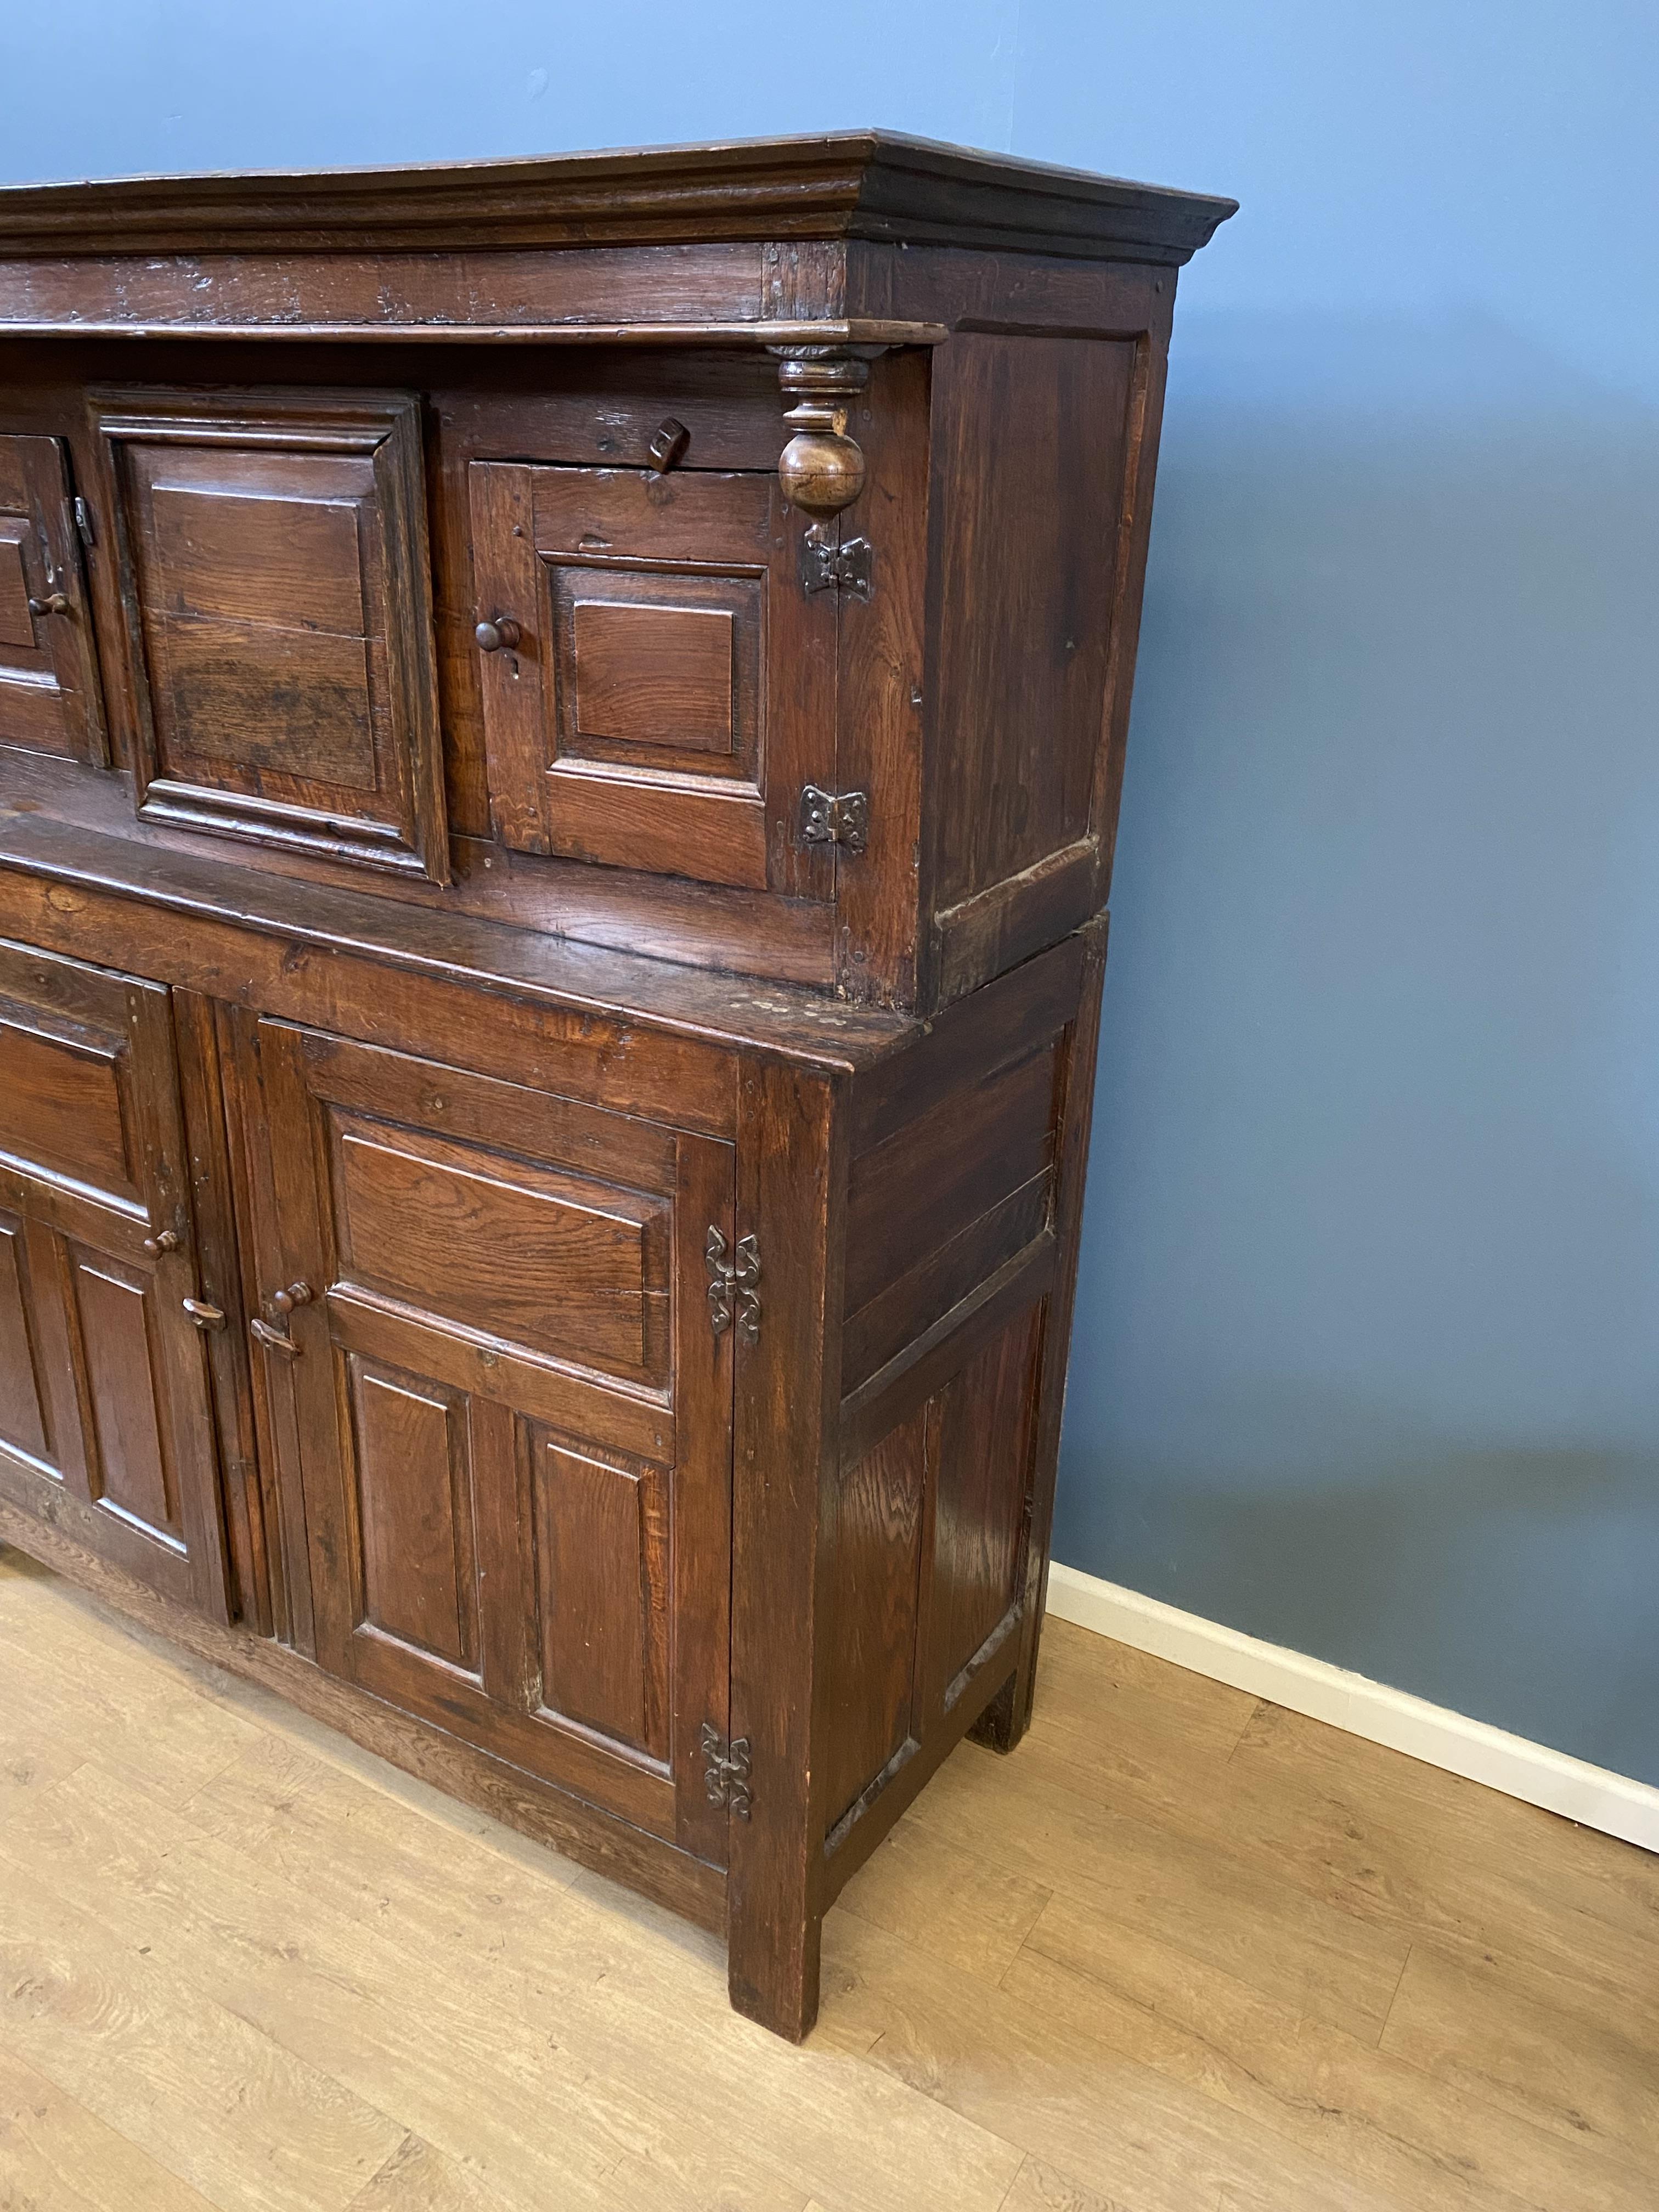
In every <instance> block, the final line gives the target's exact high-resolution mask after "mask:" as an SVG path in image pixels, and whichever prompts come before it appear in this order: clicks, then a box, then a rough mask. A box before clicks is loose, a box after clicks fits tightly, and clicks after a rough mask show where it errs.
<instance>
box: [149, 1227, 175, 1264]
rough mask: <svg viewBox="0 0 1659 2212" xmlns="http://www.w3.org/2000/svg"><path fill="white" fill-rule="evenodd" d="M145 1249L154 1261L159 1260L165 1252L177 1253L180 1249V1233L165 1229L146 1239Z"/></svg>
mask: <svg viewBox="0 0 1659 2212" xmlns="http://www.w3.org/2000/svg"><path fill="white" fill-rule="evenodd" d="M144 1249H145V1251H146V1252H147V1253H149V1256H150V1258H151V1259H152V1260H159V1259H160V1258H161V1255H162V1253H163V1252H176V1251H177V1250H178V1249H179V1232H178V1231H177V1230H176V1229H163V1230H161V1231H159V1232H158V1233H157V1234H156V1235H155V1236H154V1237H145V1239H144Z"/></svg>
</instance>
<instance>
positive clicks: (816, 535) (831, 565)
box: [800, 522, 876, 603]
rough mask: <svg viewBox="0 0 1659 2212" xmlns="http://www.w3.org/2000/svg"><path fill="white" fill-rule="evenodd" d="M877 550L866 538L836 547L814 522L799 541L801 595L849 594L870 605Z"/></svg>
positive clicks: (823, 530) (824, 530)
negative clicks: (820, 593)
mask: <svg viewBox="0 0 1659 2212" xmlns="http://www.w3.org/2000/svg"><path fill="white" fill-rule="evenodd" d="M875 560H876V549H875V547H874V546H873V545H872V544H871V543H870V540H869V539H868V538H848V540H847V542H846V544H844V545H837V544H836V543H835V542H834V540H833V539H832V538H830V537H829V534H828V532H827V530H826V529H825V526H824V525H823V523H821V522H815V523H814V524H813V526H812V527H811V529H810V530H809V531H807V532H805V535H804V536H803V537H802V538H801V541H800V586H801V589H802V591H804V592H807V593H809V594H810V593H811V592H850V593H851V594H852V596H853V597H854V599H863V600H865V601H866V603H867V602H868V601H869V599H871V597H872V594H873V592H874V591H875Z"/></svg>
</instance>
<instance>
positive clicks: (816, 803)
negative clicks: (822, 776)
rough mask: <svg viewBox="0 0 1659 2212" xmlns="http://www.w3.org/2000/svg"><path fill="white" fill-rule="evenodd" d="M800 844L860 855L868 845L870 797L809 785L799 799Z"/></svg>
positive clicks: (868, 795)
mask: <svg viewBox="0 0 1659 2212" xmlns="http://www.w3.org/2000/svg"><path fill="white" fill-rule="evenodd" d="M800 842H801V843H802V844H803V845H840V846H841V847H842V848H844V849H845V850H846V851H847V852H849V853H861V852H862V851H863V850H864V848H865V847H866V845H867V844H868V843H869V842H870V794H869V793H868V792H867V791H824V790H823V789H821V788H820V787H819V786H818V785H817V784H816V783H809V784H808V785H807V786H806V787H805V789H804V790H803V791H802V793H801V795H800Z"/></svg>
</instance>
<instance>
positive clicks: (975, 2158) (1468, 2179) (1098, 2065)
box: [0, 1551, 1659, 2212]
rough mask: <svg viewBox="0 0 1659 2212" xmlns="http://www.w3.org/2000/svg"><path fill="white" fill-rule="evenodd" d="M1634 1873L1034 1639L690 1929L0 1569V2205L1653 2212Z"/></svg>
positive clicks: (1188, 1680)
mask: <svg viewBox="0 0 1659 2212" xmlns="http://www.w3.org/2000/svg"><path fill="white" fill-rule="evenodd" d="M1656 2170H1659V1860H1655V1859H1653V1858H1650V1857H1648V1856H1646V1855H1644V1854H1643V1853H1641V1852H1639V1851H1637V1850H1633V1849H1632V1848H1631V1847H1629V1846H1626V1845H1623V1844H1618V1843H1615V1842H1613V1840H1611V1839H1610V1838H1606V1837H1602V1836H1596V1835H1593V1834H1589V1833H1588V1832H1585V1831H1583V1830H1580V1829H1577V1828H1574V1827H1572V1826H1571V1825H1570V1824H1568V1823H1567V1822H1565V1821H1561V1820H1554V1819H1553V1818H1552V1817H1551V1816H1549V1815H1547V1814H1541V1813H1539V1812H1537V1811H1536V1810H1535V1808H1530V1807H1527V1806H1522V1805H1517V1804H1515V1803H1514V1802H1511V1801H1510V1800H1507V1799H1504V1798H1501V1797H1499V1796H1496V1795H1494V1794H1493V1793H1492V1792H1490V1791H1486V1790H1480V1788H1479V1787H1478V1786H1477V1785H1475V1784H1468V1783H1464V1782H1462V1781H1459V1780H1458V1779H1457V1778H1455V1777H1451V1776H1448V1775H1444V1774H1442V1773H1439V1772H1437V1771H1435V1770H1433V1769H1431V1768H1429V1767H1425V1766H1423V1765H1420V1764H1419V1763H1417V1762H1414V1761H1412V1760H1409V1759H1403V1758H1401V1756H1400V1755H1399V1754H1396V1753H1389V1752H1386V1751H1383V1750H1382V1749H1380V1748H1379V1747H1376V1746H1373V1745H1368V1744H1361V1743H1358V1742H1357V1741H1355V1740H1354V1739H1352V1738H1350V1737H1346V1736H1344V1735H1341V1734H1340V1732H1338V1731H1336V1730H1334V1729H1323V1728H1322V1727H1320V1725H1319V1724H1318V1723H1311V1722H1307V1721H1304V1720H1302V1719H1300V1718H1299V1717H1297V1716H1295V1715H1291V1714H1286V1713H1284V1712H1282V1711H1280V1710H1279V1709H1278V1708H1276V1707H1273V1706H1271V1705H1261V1704H1259V1703H1258V1702H1257V1701H1255V1700H1254V1699H1249V1698H1248V1697H1245V1696H1244V1695H1243V1693H1241V1692H1235V1691H1231V1690H1228V1689H1225V1688H1224V1687H1222V1686H1219V1685H1217V1684H1213V1683H1210V1682H1206V1681H1205V1680H1202V1679H1200V1677H1198V1676H1195V1675H1192V1674H1187V1673H1184V1672H1183V1671H1182V1670H1181V1669H1179V1668H1174V1667H1170V1666H1166V1665H1165V1664H1164V1662H1160V1661H1158V1660H1154V1659H1151V1658H1149V1657H1147V1656H1145V1655H1143V1654H1140V1653H1138V1652H1133V1651H1129V1650H1125V1649H1124V1648H1123V1647H1121V1646H1118V1645H1115V1644H1110V1643H1109V1642H1107V1641H1105V1640H1104V1639H1103V1638H1097V1637H1093V1636H1091V1635H1090V1634H1089V1633H1088V1632H1085V1631H1083V1630H1079V1629H1076V1628H1073V1627H1072V1626H1069V1625H1068V1624H1064V1623H1060V1622H1050V1623H1049V1624H1048V1632H1047V1637H1046V1641H1045V1650H1044V1657H1043V1662H1042V1675H1041V1680H1040V1684H1039V1689H1038V1697H1037V1706H1036V1722H1035V1723H1034V1725H1033V1728H1032V1730H1031V1732H1030V1735H1029V1736H1028V1737H1027V1739H1026V1741H1025V1742H1024V1744H1023V1745H1022V1746H1021V1747H1020V1748H1019V1749H1018V1751H1017V1752H1016V1753H1014V1754H1013V1755H1012V1757H1011V1758H1009V1759H996V1758H994V1756H993V1755H992V1754H990V1753H987V1752H983V1751H981V1750H980V1749H978V1748H977V1747H971V1746H964V1747H963V1748H962V1749H961V1750H959V1751H958V1752H957V1753H955V1754H954V1755H953V1757H952V1758H951V1759H950V1760H949V1761H948V1762H947V1763H946V1765H945V1768H944V1769H943V1771H941V1773H940V1774H939V1777H937V1778H936V1779H935V1781H934V1782H933V1784H930V1786H929V1788H928V1789H927V1790H926V1791H924V1792H923V1793H922V1796H921V1797H920V1798H919V1799H918V1801H917V1802H916V1804H915V1806H914V1807H913V1808H911V1810H910V1811H909V1812H908V1814H906V1816H905V1817H904V1819H903V1820H901V1821H900V1822H899V1823H898V1825H897V1826H896V1829H895V1830H894V1832H893V1834H892V1836H891V1837H890V1838H889V1839H888V1841H887V1842H886V1843H885V1844H884V1845H883V1846H882V1847H881V1849H879V1850H878V1851H877V1852H876V1853H875V1854H874V1855H873V1857H872V1859H871V1861H870V1863H869V1864H868V1865H867V1866H866V1867H865V1868H864V1869H861V1871H860V1874H859V1875H857V1876H855V1877H854V1881H852V1882H851V1883H850V1884H849V1885H848V1890H847V1892H846V1894H845V1898H844V1900H843V1903H842V1905H841V1906H839V1907H838V1908H837V1909H836V1911H834V1912H832V1914H831V1915H830V1917H829V1922H828V1923H827V1925H826V1929H825V1975H824V2004H823V2015H822V2019H821V2021H820V2025H819V2027H818V2029H817V2032H816V2033H815V2034H814V2035H813V2036H812V2038H811V2039H810V2040H809V2042H808V2043H807V2044H806V2045H805V2046H804V2047H803V2048H802V2049H801V2050H799V2051H793V2050H791V2049H790V2048H789V2047H788V2046H787V2045H784V2044H782V2043H781V2042H779V2041H778V2040H777V2039H775V2038H773V2037H770V2036H768V2035H767V2034H765V2033H763V2031H762V2030H760V2029H758V2028H757V2027H754V2026H753V2025H752V2024H751V2023H750V2022H748V2021H743V2020H740V2019H738V2017H737V2016H736V2015H733V2014H732V2013H731V2012H730V2011H729V2009H728V2008H727V2006H726V1991H725V1972H724V1955H723V1949H722V1947H721V1945H720V1943H719V1942H717V1941H716V1940H715V1939H714V1938H713V1937H711V1936H708V1935H707V1934H705V1933H704V1932H703V1931H702V1930H700V1929H696V1928H693V1927H690V1926H689V1925H687V1924H686V1923H682V1922H679V1921H678V1920H676V1919H674V1918H673V1917H672V1916H671V1915H669V1914H667V1913H665V1912H664V1911H661V1910H660V1909H659V1907H657V1906H655V1905H651V1904H650V1903H648V1902H647V1900H645V1899H641V1898H638V1897H635V1896H634V1895H633V1894H632V1893H628V1892H625V1891H623V1890H619V1889H617V1888H616V1887H614V1886H613V1885H611V1883H609V1882H607V1881H605V1880H604V1879H603V1878H602V1877H600V1876H599V1875H594V1874H592V1873H590V1872H588V1871H586V1870H584V1869H578V1868H575V1867H574V1866H572V1865H571V1864H569V1863H567V1862H565V1861H562V1860H560V1859H558V1858H557V1857H555V1856H553V1855H552V1854H550V1853H549V1852H547V1851H544V1850H542V1849H541V1848H540V1847H539V1846H538V1845H537V1844H532V1843H531V1842H529V1841H527V1840H526V1838H523V1837H521V1836H519V1835H517V1834H516V1833H515V1832H513V1831H511V1830H509V1829H506V1828H503V1827H501V1826H500V1825H499V1824H498V1823H496V1822H495V1821H494V1820H491V1819H490V1818H489V1815H488V1814H484V1813H482V1812H479V1811H477V1810H476V1809H475V1808H471V1807H467V1806H462V1805H459V1804H457V1803H456V1802H454V1801H453V1800H451V1799H448V1798H447V1797H445V1796H442V1795H441V1793H440V1792H438V1791H436V1790H432V1789H431V1788H429V1787H428V1785H427V1784H424V1783H422V1782H420V1781H418V1780H416V1779H415V1778H411V1777H409V1776H406V1775H404V1774H402V1773H401V1772H400V1771H398V1770H396V1769H393V1768H392V1767H390V1766H388V1765H386V1764H385V1763H384V1762H382V1761H380V1760H379V1759H375V1758H374V1755H373V1754H372V1753H368V1752H365V1751H362V1750H361V1749H360V1748H359V1747H357V1746H356V1745H353V1744H350V1743H349V1742H347V1741H345V1740H344V1739H343V1738H341V1737H339V1736H337V1735H335V1734H334V1733H333V1732H332V1731H331V1730H330V1729H326V1728H325V1727H324V1726H323V1725H322V1724H321V1723H318V1722H315V1721H313V1720H311V1719H310V1718H308V1717H306V1716H303V1715H301V1714H298V1713H296V1712H295V1711H293V1710H292V1709H291V1708H289V1707H288V1706H287V1705H284V1704H283V1702H282V1701H281V1700H280V1699H277V1698H276V1697H275V1696H273V1695H272V1694H271V1693H270V1692H268V1691H266V1690H264V1688H262V1687H260V1686H257V1685H253V1684H250V1683H247V1682H244V1681H242V1680H240V1679H238V1678H235V1677H233V1676H231V1675H229V1674H226V1673H224V1672H223V1671H222V1670H221V1669H220V1668H216V1667H214V1666H212V1665H210V1664H208V1663H206V1662H201V1661H199V1660H197V1659H195V1658H193V1657H191V1656H187V1655H185V1654H182V1653H180V1652H179V1651H177V1650H174V1649H173V1647H172V1646H170V1645H168V1644H166V1643H165V1642H164V1641H163V1640H162V1639H161V1638H159V1637H156V1636H155V1635H154V1634H153V1633H151V1632H147V1631H142V1630H138V1631H135V1630H134V1629H132V1628H131V1626H130V1625H129V1624H126V1623H125V1622H121V1621H118V1620H116V1619H115V1617H114V1616H112V1615H110V1614H108V1613H106V1612H105V1611H104V1609H103V1608H102V1607H101V1606H100V1604H99V1603H98V1601H96V1600H94V1599H93V1598H91V1597H89V1596H88V1595H84V1594H82V1593H80V1592H77V1591H73V1590H71V1589H69V1587H68V1586H67V1585H65V1584H64V1583H61V1582H59V1581H58V1580H57V1579H56V1577H52V1576H51V1575H49V1574H47V1573H46V1572H45V1571H42V1570H40V1569H39V1568H37V1567H34V1566H33V1565H29V1564H28V1563H27V1562H24V1561H22V1560H21V1559H19V1557H18V1556H17V1555H16V1554H15V1553H11V1552H9V1551H8V1552H0V2208H3V2212H14V2208H20V2209H21V2208H22V2207H27V2208H28V2212H205V2208H207V2207H215V2208H222V2212H233V2208H234V2212H264V2208H266V2207H267V2206H269V2207H270V2208H271V2212H276V2208H278V2207H280V2208H281V2212H313V2208H314V2212H550V2208H551V2209H552V2212H566V2208H569V2212H589V2208H592V2212H598V2208H600V2207H604V2208H606V2212H610V2208H612V2207H622V2208H625V2212H886V2208H892V2212H936V2209H937V2212H946V2208H949V2212H1653V2206H1654V2204H1655V2203H1656V2201H1659V2199H1656V2194H1655V2190H1654V2187H1653V2184H1652V2180H1651V2177H1652V2175H1653V2173H1654V2172H1655V2171H1656Z"/></svg>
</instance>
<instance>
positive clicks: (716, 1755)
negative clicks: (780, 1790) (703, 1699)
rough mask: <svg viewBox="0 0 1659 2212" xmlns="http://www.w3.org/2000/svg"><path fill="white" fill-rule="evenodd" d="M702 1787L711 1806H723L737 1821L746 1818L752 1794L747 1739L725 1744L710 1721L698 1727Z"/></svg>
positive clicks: (734, 1739) (735, 1738)
mask: <svg viewBox="0 0 1659 2212" xmlns="http://www.w3.org/2000/svg"><path fill="white" fill-rule="evenodd" d="M702 1756H703V1761H704V1765H703V1771H702V1786H703V1789H704V1790H705V1791H706V1793H707V1795H708V1802H709V1803H710V1804H711V1805H724V1806H726V1808H727V1809H728V1810H729V1811H731V1812H733V1813H735V1814H737V1816H738V1820H747V1819H748V1818H749V1808H750V1805H752V1804H753V1802H754V1792H753V1790H751V1789H750V1786H749V1739H748V1737H747V1736H746V1735H740V1736H737V1737H734V1738H733V1740H732V1742H730V1743H727V1742H726V1739H725V1737H724V1736H723V1735H721V1734H720V1730H719V1729H717V1728H716V1727H715V1726H714V1722H713V1721H705V1722H704V1723H703V1724H702Z"/></svg>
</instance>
